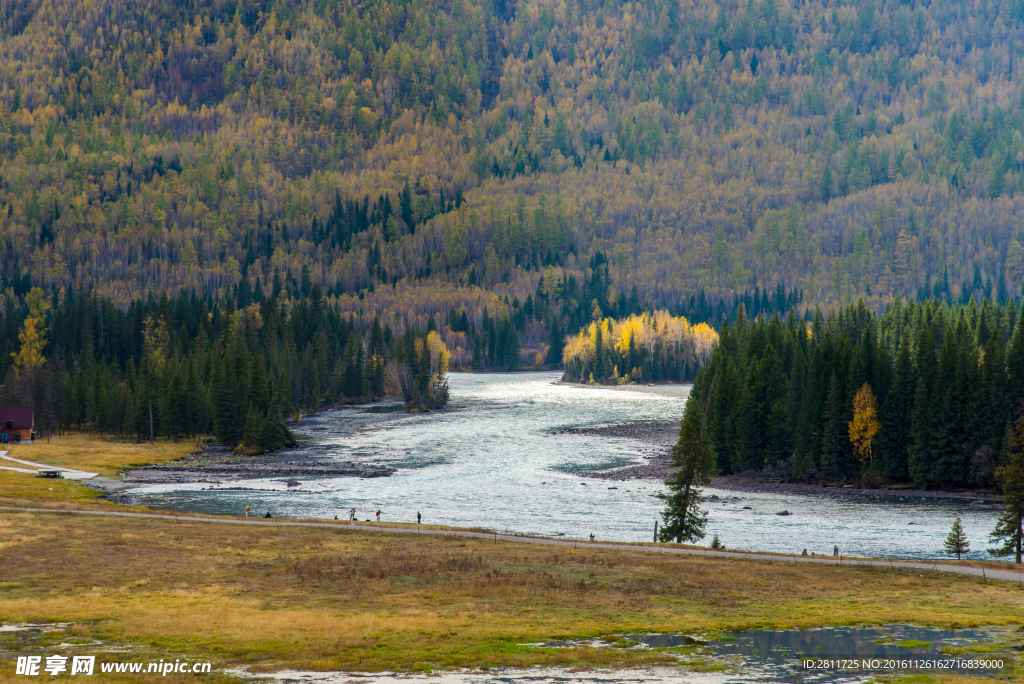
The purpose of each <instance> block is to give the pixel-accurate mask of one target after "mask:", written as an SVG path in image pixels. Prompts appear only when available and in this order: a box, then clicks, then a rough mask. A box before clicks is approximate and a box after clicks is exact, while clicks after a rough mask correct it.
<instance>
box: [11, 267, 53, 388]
mask: <svg viewBox="0 0 1024 684" xmlns="http://www.w3.org/2000/svg"><path fill="white" fill-rule="evenodd" d="M26 301H28V310H29V314H28V317H27V318H26V319H25V323H24V325H22V328H21V332H19V333H18V340H19V341H20V342H21V347H20V348H19V349H18V351H17V352H14V353H12V354H11V356H13V357H14V368H15V372H16V373H17V376H18V378H24V379H26V380H27V379H31V378H33V377H35V374H36V372H37V371H39V370H40V369H41V368H42V367H43V365H44V364H45V363H46V357H44V356H43V349H44V348H45V347H46V333H47V332H48V330H47V328H46V312H47V311H49V309H50V302H48V301H47V299H46V294H45V293H44V292H43V290H42V288H39V287H33V288H32V290H31V291H30V292H29V293H28V296H27V297H26Z"/></svg>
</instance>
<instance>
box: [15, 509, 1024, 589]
mask: <svg viewBox="0 0 1024 684" xmlns="http://www.w3.org/2000/svg"><path fill="white" fill-rule="evenodd" d="M0 510H7V511H22V512H26V513H59V514H63V515H67V514H70V513H74V514H80V515H110V516H117V517H123V518H154V519H160V520H175V521H188V522H204V523H221V524H224V525H269V526H272V527H279V526H289V527H314V528H316V527H324V528H331V529H342V530H344V529H348V530H352V531H363V532H368V531H375V532H388V533H394V534H434V535H439V536H446V537H471V538H475V539H493V540H495V541H498V540H502V541H509V542H518V543H520V544H544V545H547V546H563V547H572V548H585V549H618V550H622V551H637V552H644V553H675V554H682V555H686V556H716V557H719V558H735V559H745V560H763V561H775V562H777V563H819V564H823V565H840V566H845V565H857V566H867V567H881V568H886V567H888V568H891V569H893V570H895V569H896V568H907V569H911V570H931V571H935V572H951V573H955V574H958V575H973V576H975V577H983V578H985V579H998V580H1006V581H1008V582H1018V583H1021V584H1024V575H1022V573H1020V572H1011V571H1009V570H992V569H989V568H972V567H968V566H965V565H946V564H943V565H939V564H938V563H928V562H916V561H900V560H891V559H888V558H843V557H841V556H840V557H839V558H815V557H810V556H795V555H794V556H781V555H773V554H767V553H745V552H741V551H715V550H712V549H683V548H678V547H674V546H635V545H632V544H618V543H615V542H604V543H602V542H584V541H569V540H565V539H550V538H548V537H520V536H518V535H511V534H498V533H496V532H492V533H487V532H471V531H469V530H433V529H420V528H418V527H375V526H373V525H358V526H353V525H350V524H345V523H331V522H315V521H299V520H280V519H277V518H275V519H273V520H265V519H262V518H255V519H254V518H244V519H243V518H237V519H232V518H200V517H195V516H190V515H168V514H163V513H132V512H129V511H88V510H78V509H71V510H69V509H54V508H20V507H17V506H0Z"/></svg>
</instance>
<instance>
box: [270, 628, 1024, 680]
mask: <svg viewBox="0 0 1024 684" xmlns="http://www.w3.org/2000/svg"><path fill="white" fill-rule="evenodd" d="M1022 644H1024V634H1022V633H1021V632H1018V631H1015V630H1013V629H1012V628H999V627H994V628H978V629H957V630H950V629H940V628H934V627H917V626H911V625H890V626H881V627H830V628H823V629H810V630H765V631H750V632H740V633H737V634H733V635H729V636H724V637H720V638H712V639H703V638H700V637H696V638H695V637H691V636H687V635H683V634H633V635H627V636H612V637H604V638H601V639H594V640H585V641H583V640H581V641H568V642H550V643H545V644H535V646H537V647H538V648H556V649H557V648H574V647H592V648H624V649H668V650H669V651H670V652H675V653H678V655H679V660H680V666H679V667H649V668H642V669H624V670H596V671H582V672H581V671H573V670H569V669H562V668H550V667H536V668H531V669H522V670H512V669H499V670H492V671H488V672H447V673H439V674H408V675H407V674H400V673H387V672H385V673H345V672H295V671H288V672H279V673H276V674H273V675H266V676H261V677H260V678H259V681H263V682H267V683H268V684H271V683H273V684H278V683H280V684H284V683H286V682H295V683H296V684H297V683H299V682H305V683H309V684H610V683H611V682H616V683H624V684H670V683H671V684H679V683H682V682H690V683H692V684H788V683H795V684H830V683H832V682H837V683H842V684H856V683H859V682H867V681H870V680H873V679H876V678H877V677H880V676H892V675H906V674H912V672H909V671H906V670H904V671H895V670H889V671H878V670H877V669H876V670H873V671H850V670H834V669H831V670H829V669H824V670H821V669H816V670H810V671H808V670H807V669H806V668H804V667H802V665H801V662H800V659H801V658H804V657H815V658H816V659H825V658H826V657H827V656H830V657H836V656H841V657H843V658H852V657H857V658H860V659H873V660H874V659H878V660H882V661H884V660H886V659H888V660H890V661H892V660H902V661H906V660H912V659H917V660H918V661H921V660H929V661H933V662H934V661H936V660H946V661H948V660H949V659H952V658H961V659H986V660H1002V661H1003V662H1005V663H1012V662H1013V656H1014V653H1015V651H1017V650H1018V649H1021V648H1024V646H1022ZM1011 671H1012V666H1011ZM948 672H949V670H947V673H948ZM973 674H974V675H976V676H988V677H991V678H993V679H996V678H1003V675H1004V674H1005V671H1004V672H997V671H987V672H980V671H975V672H973Z"/></svg>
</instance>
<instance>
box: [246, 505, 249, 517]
mask: <svg viewBox="0 0 1024 684" xmlns="http://www.w3.org/2000/svg"><path fill="white" fill-rule="evenodd" d="M245 517H246V518H248V517H249V507H248V506H246V507H245Z"/></svg>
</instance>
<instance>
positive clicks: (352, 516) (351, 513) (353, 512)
mask: <svg viewBox="0 0 1024 684" xmlns="http://www.w3.org/2000/svg"><path fill="white" fill-rule="evenodd" d="M380 514H381V510H380V509H379V508H378V509H377V522H380ZM245 515H246V516H248V515H249V507H248V506H246V507H245ZM267 517H270V514H269V513H268V514H267ZM334 519H335V520H337V519H338V516H334ZM348 519H349V520H350V521H351V522H355V521H356V509H355V507H354V506H353V507H352V508H350V509H349V511H348ZM422 520H423V516H421V515H420V512H419V511H416V524H417V525H418V524H420V522H421V521H422ZM366 522H370V521H369V519H367V521H366Z"/></svg>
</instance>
